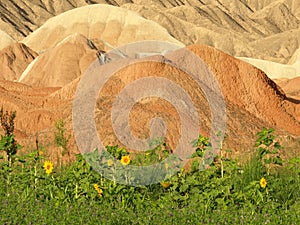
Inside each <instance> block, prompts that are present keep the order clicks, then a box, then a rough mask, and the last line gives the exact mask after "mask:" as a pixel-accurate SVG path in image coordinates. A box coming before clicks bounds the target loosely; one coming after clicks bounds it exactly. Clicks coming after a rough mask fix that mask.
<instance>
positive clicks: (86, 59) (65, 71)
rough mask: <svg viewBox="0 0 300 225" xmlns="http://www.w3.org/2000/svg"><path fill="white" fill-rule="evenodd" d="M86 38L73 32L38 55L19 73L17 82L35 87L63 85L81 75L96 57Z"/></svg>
mask: <svg viewBox="0 0 300 225" xmlns="http://www.w3.org/2000/svg"><path fill="white" fill-rule="evenodd" d="M96 52H97V51H96V50H93V49H91V48H90V47H89V46H88V44H87V39H86V38H85V37H84V36H83V35H80V34H73V35H70V36H69V37H67V38H65V39H64V40H63V41H61V42H59V43H58V44H57V46H56V47H54V48H53V49H50V50H49V51H47V52H45V53H44V54H42V55H40V56H39V57H38V58H37V59H36V60H35V61H34V62H33V63H32V65H30V67H29V68H27V70H26V71H24V73H23V74H22V75H21V78H20V79H19V82H22V83H25V84H28V85H32V86H35V87H63V86H64V85H66V84H68V83H69V82H71V81H73V80H74V79H76V78H77V77H79V76H81V75H82V74H83V73H84V72H85V70H86V69H87V68H88V67H89V65H90V64H91V63H92V62H93V61H95V60H96V59H97V56H96Z"/></svg>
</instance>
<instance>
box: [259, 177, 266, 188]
mask: <svg viewBox="0 0 300 225" xmlns="http://www.w3.org/2000/svg"><path fill="white" fill-rule="evenodd" d="M259 184H260V186H261V187H262V188H265V187H266V186H267V181H266V179H265V178H261V179H260V181H259Z"/></svg>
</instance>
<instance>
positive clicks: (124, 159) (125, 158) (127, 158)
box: [121, 155, 130, 166]
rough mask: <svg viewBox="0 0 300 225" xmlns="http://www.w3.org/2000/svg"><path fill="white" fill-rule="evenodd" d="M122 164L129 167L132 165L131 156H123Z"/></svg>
mask: <svg viewBox="0 0 300 225" xmlns="http://www.w3.org/2000/svg"><path fill="white" fill-rule="evenodd" d="M121 163H122V164H123V165H124V166H126V165H128V164H129V163H130V157H129V155H125V156H122V158H121Z"/></svg>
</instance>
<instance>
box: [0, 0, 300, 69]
mask: <svg viewBox="0 0 300 225" xmlns="http://www.w3.org/2000/svg"><path fill="white" fill-rule="evenodd" d="M87 2H88V3H87ZM91 3H107V4H113V5H116V6H121V7H123V8H128V9H131V10H134V11H136V12H138V13H139V14H141V15H142V16H143V17H145V18H147V19H150V20H153V21H155V22H157V23H159V24H160V25H162V26H163V27H165V28H166V29H167V30H168V32H169V33H170V34H172V35H173V36H174V37H175V38H176V39H178V40H179V41H181V42H183V43H185V44H186V45H188V44H195V43H198V44H207V45H210V46H213V47H216V48H218V49H220V50H223V51H225V52H226V53H229V54H231V55H234V56H240V57H248V58H258V59H264V60H271V61H274V62H280V63H286V62H288V60H289V58H290V57H291V56H292V55H293V54H294V51H295V50H296V49H298V48H299V44H298V43H299V19H300V3H299V1H297V0H275V1H273V0H262V1H258V0H247V1H246V0H220V1H212V0H202V1H200V0H186V1H172V0H149V1H146V2H145V1H140V0H115V1H108V0H93V1H84V0H79V1H75V0H68V1H62V0H59V1H49V0H37V1H28V0H20V1H18V2H15V1H9V2H7V1H6V0H0V12H2V15H3V20H2V21H0V29H2V30H5V31H6V32H7V33H8V34H9V35H10V36H12V37H13V38H15V39H17V40H21V39H22V38H23V37H25V36H27V35H28V34H30V33H32V32H33V31H34V30H36V29H37V28H38V27H40V26H41V25H42V24H44V23H45V22H46V21H47V20H48V19H49V18H51V17H53V16H56V15H59V14H61V13H63V12H66V11H67V10H70V9H74V8H76V7H81V6H85V5H87V4H91ZM20 8H22V10H21V9H20ZM19 12H21V13H19ZM86 36H88V35H86ZM272 42H273V43H274V44H270V43H272Z"/></svg>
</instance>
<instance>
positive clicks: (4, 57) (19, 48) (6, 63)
mask: <svg viewBox="0 0 300 225" xmlns="http://www.w3.org/2000/svg"><path fill="white" fill-rule="evenodd" d="M36 56H37V53H36V52H34V51H33V50H31V49H30V48H28V47H27V46H26V45H24V44H21V43H16V44H12V45H9V46H7V47H6V48H3V49H2V50H0V62H1V63H0V79H1V80H2V79H4V80H11V81H17V80H18V79H19V77H20V76H21V74H22V73H23V71H24V70H25V69H26V68H27V66H28V65H29V64H30V63H31V62H32V61H33V60H34V59H35V57H36Z"/></svg>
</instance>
